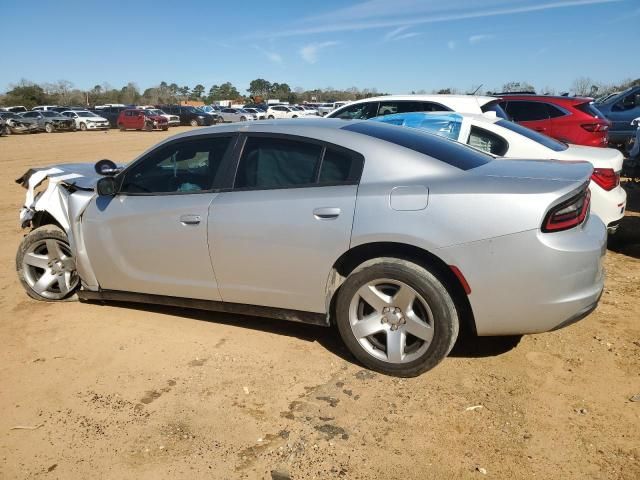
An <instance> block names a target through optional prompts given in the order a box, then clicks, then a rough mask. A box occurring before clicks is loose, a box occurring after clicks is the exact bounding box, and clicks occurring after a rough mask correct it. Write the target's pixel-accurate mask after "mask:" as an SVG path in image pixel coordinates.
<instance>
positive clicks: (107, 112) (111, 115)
mask: <svg viewBox="0 0 640 480" xmlns="http://www.w3.org/2000/svg"><path fill="white" fill-rule="evenodd" d="M127 108H128V107H105V108H96V109H93V110H91V111H92V112H93V113H95V114H96V115H100V116H101V117H103V118H106V119H107V120H109V125H110V126H111V128H118V117H119V116H120V112H122V111H123V110H126V109H127Z"/></svg>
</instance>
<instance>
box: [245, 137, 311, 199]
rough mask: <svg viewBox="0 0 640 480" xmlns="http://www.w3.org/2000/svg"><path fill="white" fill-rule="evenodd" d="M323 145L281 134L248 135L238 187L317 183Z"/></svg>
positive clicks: (276, 186)
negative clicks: (276, 136) (283, 137)
mask: <svg viewBox="0 0 640 480" xmlns="http://www.w3.org/2000/svg"><path fill="white" fill-rule="evenodd" d="M321 153H322V147H321V146H320V145H316V144H312V143H306V142H300V141H295V140H287V139H281V138H264V137H250V138H248V139H247V141H246V143H245V146H244V149H243V152H242V157H241V158H240V164H239V165H238V172H237V173H236V183H235V186H236V188H285V187H294V186H301V185H309V184H312V183H314V181H315V178H316V171H317V168H318V165H319V163H320V154H321Z"/></svg>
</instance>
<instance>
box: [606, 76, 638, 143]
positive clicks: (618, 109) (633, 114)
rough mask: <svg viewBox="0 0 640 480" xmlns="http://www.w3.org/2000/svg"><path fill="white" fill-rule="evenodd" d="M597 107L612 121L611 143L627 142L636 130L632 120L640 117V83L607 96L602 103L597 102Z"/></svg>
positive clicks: (610, 130)
mask: <svg viewBox="0 0 640 480" xmlns="http://www.w3.org/2000/svg"><path fill="white" fill-rule="evenodd" d="M596 107H597V108H598V110H600V112H602V114H603V115H604V116H605V117H607V120H609V121H610V122H611V128H610V129H609V143H610V144H613V145H624V144H627V143H628V142H629V141H630V140H631V139H632V138H633V136H634V135H635V131H636V127H634V126H633V125H631V121H632V120H633V119H634V118H638V117H640V85H639V86H637V87H631V88H628V89H627V90H625V91H623V92H620V93H618V94H616V95H613V96H612V97H608V98H605V100H604V101H602V102H601V103H597V104H596Z"/></svg>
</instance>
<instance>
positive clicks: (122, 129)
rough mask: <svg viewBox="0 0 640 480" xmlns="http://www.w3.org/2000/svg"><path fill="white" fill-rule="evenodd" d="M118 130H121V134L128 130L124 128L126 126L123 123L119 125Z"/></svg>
mask: <svg viewBox="0 0 640 480" xmlns="http://www.w3.org/2000/svg"><path fill="white" fill-rule="evenodd" d="M118 128H119V129H120V131H121V132H124V131H125V130H126V128H124V125H123V124H121V123H119V124H118Z"/></svg>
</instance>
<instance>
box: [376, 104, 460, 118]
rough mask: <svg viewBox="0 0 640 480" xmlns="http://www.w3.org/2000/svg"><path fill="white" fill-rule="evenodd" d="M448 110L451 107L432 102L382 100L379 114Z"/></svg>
mask: <svg viewBox="0 0 640 480" xmlns="http://www.w3.org/2000/svg"><path fill="white" fill-rule="evenodd" d="M446 110H451V109H450V108H447V107H445V106H443V105H440V104H438V103H432V102H402V101H399V102H380V106H379V107H378V112H377V113H378V115H377V116H381V115H391V114H394V113H411V112H442V111H446Z"/></svg>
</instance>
